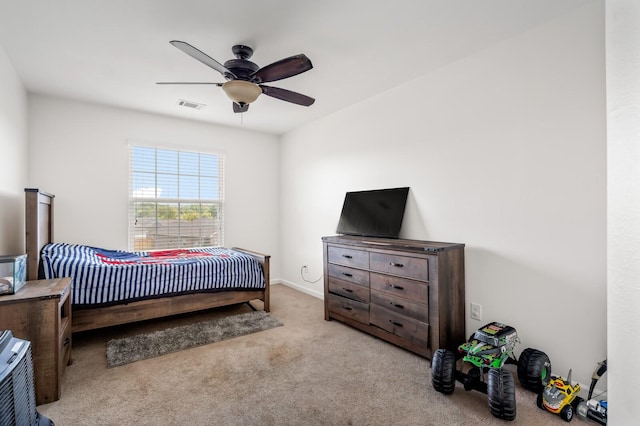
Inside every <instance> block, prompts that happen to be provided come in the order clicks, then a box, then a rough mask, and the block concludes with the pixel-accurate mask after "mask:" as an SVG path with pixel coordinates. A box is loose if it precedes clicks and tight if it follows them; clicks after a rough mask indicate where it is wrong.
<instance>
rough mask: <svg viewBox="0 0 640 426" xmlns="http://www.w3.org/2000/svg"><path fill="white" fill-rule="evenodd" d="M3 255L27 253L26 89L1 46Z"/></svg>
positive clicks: (0, 230)
mask: <svg viewBox="0 0 640 426" xmlns="http://www.w3.org/2000/svg"><path fill="white" fill-rule="evenodd" d="M0 94H1V95H0V255H6V254H11V255H13V254H19V253H24V252H25V251H24V250H25V249H24V238H25V234H24V187H25V184H26V182H27V175H28V170H29V163H28V161H27V155H28V144H27V92H26V91H25V89H24V87H23V85H22V83H21V81H20V78H19V77H18V75H17V73H16V71H15V69H14V68H13V65H12V64H11V62H9V58H8V57H7V55H6V53H5V51H4V49H3V48H2V46H0Z"/></svg>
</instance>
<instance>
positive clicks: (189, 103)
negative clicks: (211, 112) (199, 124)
mask: <svg viewBox="0 0 640 426" xmlns="http://www.w3.org/2000/svg"><path fill="white" fill-rule="evenodd" d="M178 105H180V106H183V107H187V108H193V109H203V108H204V107H206V105H205V104H199V103H197V102H193V101H185V100H184V99H178Z"/></svg>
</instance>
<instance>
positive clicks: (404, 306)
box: [371, 290, 429, 322]
mask: <svg viewBox="0 0 640 426" xmlns="http://www.w3.org/2000/svg"><path fill="white" fill-rule="evenodd" d="M371 303H372V304H374V303H375V304H376V305H378V306H381V307H383V308H385V309H388V310H390V311H392V312H396V313H398V314H400V315H404V316H407V317H410V318H414V319H417V320H418V321H422V322H427V321H429V308H428V306H427V305H425V304H422V303H417V302H415V301H412V300H409V299H404V298H402V297H397V296H394V295H392V294H388V293H384V292H382V291H377V290H371Z"/></svg>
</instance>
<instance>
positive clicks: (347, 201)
mask: <svg viewBox="0 0 640 426" xmlns="http://www.w3.org/2000/svg"><path fill="white" fill-rule="evenodd" d="M408 195H409V188H408V187H406V188H390V189H376V190H371V191H355V192H347V194H346V195H345V197H344V204H343V205H342V213H341V214H340V221H339V222H338V229H337V231H336V232H337V233H338V234H343V235H358V236H362V237H382V238H398V236H399V235H400V227H401V226H402V219H403V217H404V208H405V205H406V203H407V196H408Z"/></svg>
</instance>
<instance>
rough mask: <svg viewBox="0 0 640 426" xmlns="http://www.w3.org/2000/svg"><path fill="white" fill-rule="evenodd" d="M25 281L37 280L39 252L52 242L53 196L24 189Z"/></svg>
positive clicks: (35, 190) (37, 190) (34, 189)
mask: <svg viewBox="0 0 640 426" xmlns="http://www.w3.org/2000/svg"><path fill="white" fill-rule="evenodd" d="M24 192H25V231H26V235H25V236H26V240H25V245H26V251H27V280H37V279H38V275H39V274H38V271H39V264H40V250H42V247H44V246H45V245H46V244H49V243H50V242H52V241H53V197H54V196H53V195H51V194H48V193H46V192H43V191H40V190H39V189H37V188H25V189H24Z"/></svg>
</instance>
